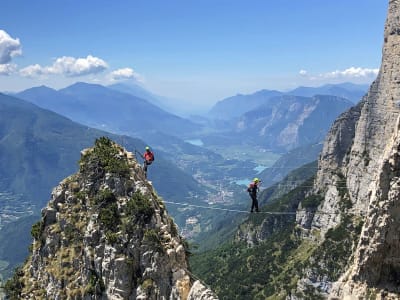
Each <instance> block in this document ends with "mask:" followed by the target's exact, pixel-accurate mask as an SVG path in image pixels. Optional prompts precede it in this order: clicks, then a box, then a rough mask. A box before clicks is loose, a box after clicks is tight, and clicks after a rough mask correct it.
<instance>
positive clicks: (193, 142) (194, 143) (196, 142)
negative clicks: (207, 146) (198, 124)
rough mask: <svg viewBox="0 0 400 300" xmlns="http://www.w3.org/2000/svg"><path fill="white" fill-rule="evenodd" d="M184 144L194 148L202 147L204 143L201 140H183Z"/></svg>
mask: <svg viewBox="0 0 400 300" xmlns="http://www.w3.org/2000/svg"><path fill="white" fill-rule="evenodd" d="M185 142H186V143H189V144H192V145H195V146H204V143H203V141H202V140H201V139H193V140H185Z"/></svg>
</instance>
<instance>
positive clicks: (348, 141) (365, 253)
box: [301, 0, 400, 299]
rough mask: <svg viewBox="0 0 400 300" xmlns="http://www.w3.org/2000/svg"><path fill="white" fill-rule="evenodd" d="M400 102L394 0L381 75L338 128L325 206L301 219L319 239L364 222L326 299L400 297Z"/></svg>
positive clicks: (324, 174) (326, 175)
mask: <svg viewBox="0 0 400 300" xmlns="http://www.w3.org/2000/svg"><path fill="white" fill-rule="evenodd" d="M399 104H400V1H399V0H390V1H389V11H388V17H387V21H386V26H385V36H384V45H383V58H382V65H381V68H380V72H379V75H378V77H377V79H376V80H375V82H374V83H373V84H372V85H371V87H370V90H369V92H368V94H367V95H366V96H364V98H363V99H362V101H361V102H360V104H359V105H357V106H356V107H354V108H353V109H351V110H350V111H348V112H347V113H345V114H343V115H342V116H341V117H340V118H339V119H338V120H337V121H336V122H335V124H334V125H333V127H332V129H331V131H330V134H329V135H328V137H327V139H326V141H325V145H324V149H323V151H322V153H321V157H320V161H319V171H318V175H317V178H316V184H315V192H316V193H317V192H318V193H323V194H324V201H323V202H322V203H321V205H320V206H319V207H318V210H317V212H316V214H315V216H312V219H311V220H304V218H302V219H301V220H302V223H303V224H309V223H310V222H311V226H310V227H309V229H308V230H318V231H319V233H320V236H321V239H320V242H322V241H323V240H324V237H325V234H326V233H327V232H328V231H329V230H330V229H335V228H338V227H339V226H340V225H341V224H342V225H343V224H344V223H346V222H347V223H346V224H348V226H347V227H346V228H347V229H348V230H351V228H354V227H355V225H354V224H355V222H356V221H357V222H358V224H362V228H361V234H359V236H358V238H357V239H356V240H355V241H354V243H353V245H352V246H351V247H350V248H349V250H351V251H350V252H348V253H350V255H348V256H347V257H346V259H347V267H346V268H345V269H344V270H343V272H342V274H343V275H342V276H340V278H337V279H336V282H334V283H333V287H332V288H329V289H327V290H325V292H326V293H327V297H328V298H331V299H369V297H372V299H383V298H384V297H385V298H384V299H399V297H400V281H399V278H400V242H399V232H400V198H399V196H400V187H399V182H400V179H399V178H400V176H399V175H400V160H399V156H400V137H399V136H400V125H399V122H400V121H399V120H400V106H399ZM353 237H354V236H353ZM306 279H307V278H305V279H303V280H302V281H301V282H303V283H304V282H305V281H306ZM322 282H323V280H322V281H321V280H320V282H319V283H322ZM325 283H329V279H328V280H327V281H326V282H325ZM313 284H314V285H315V284H317V282H316V281H314V282H313Z"/></svg>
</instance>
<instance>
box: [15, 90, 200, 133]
mask: <svg viewBox="0 0 400 300" xmlns="http://www.w3.org/2000/svg"><path fill="white" fill-rule="evenodd" d="M143 93H144V92H143ZM143 93H142V94H143ZM15 96H16V97H18V98H21V99H24V100H27V101H30V102H32V103H34V104H36V105H38V106H40V107H42V108H45V109H49V110H52V111H54V112H56V113H59V114H61V115H64V116H66V117H68V118H70V119H71V120H73V121H76V122H79V123H81V124H84V125H87V126H91V127H95V128H100V129H104V130H107V131H110V132H115V133H124V134H129V135H131V136H137V137H142V138H145V137H146V135H147V134H149V133H150V132H157V131H159V132H162V133H166V134H169V135H176V136H184V135H185V134H188V133H193V132H195V131H197V130H199V129H200V125H197V124H195V123H192V122H191V121H189V120H186V119H183V118H181V117H178V116H176V115H173V114H171V113H169V112H167V111H165V110H163V109H161V108H159V107H158V106H156V105H154V104H152V103H151V102H150V101H148V100H146V99H143V98H139V97H137V96H133V95H131V94H129V93H125V92H120V91H117V90H115V89H111V88H107V87H104V86H102V85H97V84H88V83H82V82H79V83H75V84H73V85H71V86H69V87H66V88H64V89H61V90H58V91H56V90H54V89H51V88H48V87H45V86H40V87H34V88H31V89H28V90H25V91H23V92H20V93H18V94H16V95H15Z"/></svg>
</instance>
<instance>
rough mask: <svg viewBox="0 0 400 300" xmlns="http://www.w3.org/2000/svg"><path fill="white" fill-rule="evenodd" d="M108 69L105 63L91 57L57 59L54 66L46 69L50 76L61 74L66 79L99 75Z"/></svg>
mask: <svg viewBox="0 0 400 300" xmlns="http://www.w3.org/2000/svg"><path fill="white" fill-rule="evenodd" d="M107 68H108V65H107V63H106V62H105V61H104V60H102V59H100V58H98V57H94V56H92V55H88V56H87V57H86V58H74V57H70V56H63V57H60V58H57V59H56V61H55V62H54V64H53V65H52V66H51V67H49V68H48V69H47V72H48V73H50V74H63V75H65V76H68V77H75V76H82V75H88V74H94V73H99V72H101V71H104V70H105V69H107Z"/></svg>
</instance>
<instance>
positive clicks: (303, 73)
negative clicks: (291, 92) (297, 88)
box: [299, 70, 307, 76]
mask: <svg viewBox="0 0 400 300" xmlns="http://www.w3.org/2000/svg"><path fill="white" fill-rule="evenodd" d="M299 74H300V75H301V76H306V75H307V71H306V70H300V71H299Z"/></svg>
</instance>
